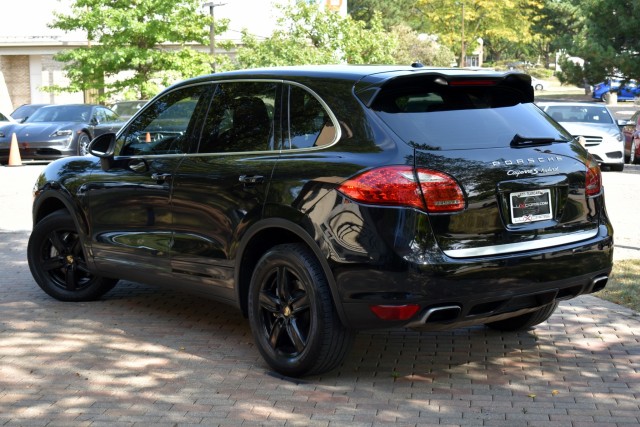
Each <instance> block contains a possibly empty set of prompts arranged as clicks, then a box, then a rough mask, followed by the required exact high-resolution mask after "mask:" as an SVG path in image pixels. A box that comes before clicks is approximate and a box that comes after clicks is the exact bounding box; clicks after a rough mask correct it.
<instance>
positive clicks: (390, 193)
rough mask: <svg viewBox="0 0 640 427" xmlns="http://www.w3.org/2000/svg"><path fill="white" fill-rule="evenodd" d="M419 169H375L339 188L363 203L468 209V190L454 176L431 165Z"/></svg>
mask: <svg viewBox="0 0 640 427" xmlns="http://www.w3.org/2000/svg"><path fill="white" fill-rule="evenodd" d="M416 172H417V173H414V170H413V168H412V167H410V166H387V167H383V168H378V169H372V170H369V171H367V172H364V173H362V174H360V175H358V176H356V177H354V178H351V179H349V180H347V181H345V182H344V183H342V184H341V185H340V186H339V187H338V191H340V192H341V193H342V194H344V195H345V196H347V197H349V198H350V199H352V200H354V201H356V202H358V203H363V204H370V205H383V206H406V207H413V208H416V209H420V210H422V211H427V212H432V213H451V212H459V211H461V210H463V209H464V206H465V201H464V194H463V193H462V189H461V188H460V186H459V185H458V183H457V182H456V181H455V180H454V179H453V178H452V177H451V176H449V175H447V174H445V173H442V172H437V171H433V170H430V169H418V170H417V171H416ZM416 178H417V179H416ZM423 195H424V197H423ZM425 202H426V203H425Z"/></svg>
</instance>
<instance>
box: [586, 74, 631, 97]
mask: <svg viewBox="0 0 640 427" xmlns="http://www.w3.org/2000/svg"><path fill="white" fill-rule="evenodd" d="M622 82H623V80H622V79H618V78H610V79H607V80H605V81H604V82H600V83H596V84H595V85H594V86H593V92H592V93H591V97H592V98H594V99H599V100H601V101H604V100H605V96H606V94H607V93H609V92H612V91H614V92H616V94H617V96H618V101H633V100H634V99H635V97H636V96H639V95H640V88H639V87H638V84H637V82H636V81H635V80H629V81H627V82H626V83H625V84H622Z"/></svg>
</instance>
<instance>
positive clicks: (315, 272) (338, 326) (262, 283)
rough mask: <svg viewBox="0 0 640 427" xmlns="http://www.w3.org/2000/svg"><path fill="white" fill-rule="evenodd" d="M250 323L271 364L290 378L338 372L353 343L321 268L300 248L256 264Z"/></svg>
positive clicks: (282, 248) (280, 250) (278, 250)
mask: <svg viewBox="0 0 640 427" xmlns="http://www.w3.org/2000/svg"><path fill="white" fill-rule="evenodd" d="M249 321H250V324H251V329H252V332H253V335H254V338H255V341H256V343H257V345H258V349H259V350H260V353H261V354H262V356H263V357H264V359H265V360H266V361H267V363H268V364H269V365H270V366H271V367H272V368H273V369H275V370H276V371H277V372H279V373H281V374H283V375H287V376H292V377H298V376H302V375H311V374H320V373H322V372H326V371H329V370H331V369H333V368H335V367H336V366H337V365H338V364H340V362H341V361H342V360H343V358H344V356H345V355H346V353H347V351H348V350H349V348H350V345H351V342H352V341H353V339H352V338H353V336H352V333H351V332H350V331H349V330H347V329H346V328H345V327H344V326H343V325H342V323H341V321H340V319H339V318H338V315H337V313H336V310H335V307H334V305H333V301H332V298H331V293H330V290H329V285H328V283H327V280H326V278H325V275H324V273H323V271H322V268H321V266H320V264H319V262H318V261H317V259H316V258H315V256H314V255H313V253H312V252H311V251H310V250H309V249H308V248H306V247H305V246H304V245H300V244H285V245H279V246H276V247H274V248H272V249H271V250H270V251H269V252H267V253H266V254H265V255H264V256H263V257H262V258H261V259H260V261H259V262H258V264H257V266H256V268H255V270H254V273H253V276H252V279H251V288H250V295H249Z"/></svg>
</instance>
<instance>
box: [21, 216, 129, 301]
mask: <svg viewBox="0 0 640 427" xmlns="http://www.w3.org/2000/svg"><path fill="white" fill-rule="evenodd" d="M27 260H28V262H29V269H30V270H31V274H32V275H33V278H34V279H35V281H36V283H37V284H38V286H40V288H42V290H43V291H45V292H46V293H47V294H49V295H50V296H52V297H53V298H55V299H58V300H60V301H93V300H96V299H98V298H100V297H101V296H102V295H104V294H105V293H107V292H108V291H110V290H111V289H112V288H113V287H114V286H115V285H116V283H117V282H118V281H117V280H115V279H108V278H104V277H99V276H95V275H93V274H92V273H91V272H90V271H89V269H88V267H87V263H86V261H85V255H84V251H83V248H82V243H81V242H80V240H79V236H78V232H77V230H76V226H75V223H74V222H73V219H72V218H71V216H70V215H69V214H68V213H67V212H66V211H64V210H59V211H56V212H53V213H52V214H50V215H48V216H46V217H45V218H43V219H42V220H41V221H40V222H38V223H37V224H36V225H35V226H34V228H33V231H32V232H31V236H30V237H29V243H28V245H27Z"/></svg>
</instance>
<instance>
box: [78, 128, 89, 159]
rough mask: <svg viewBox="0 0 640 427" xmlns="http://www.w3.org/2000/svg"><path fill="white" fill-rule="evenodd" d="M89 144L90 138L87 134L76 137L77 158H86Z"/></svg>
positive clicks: (83, 133)
mask: <svg viewBox="0 0 640 427" xmlns="http://www.w3.org/2000/svg"><path fill="white" fill-rule="evenodd" d="M90 142H91V137H90V136H89V135H88V134H87V133H85V132H82V133H81V134H80V135H78V151H77V154H78V156H86V155H87V154H89V143H90Z"/></svg>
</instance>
